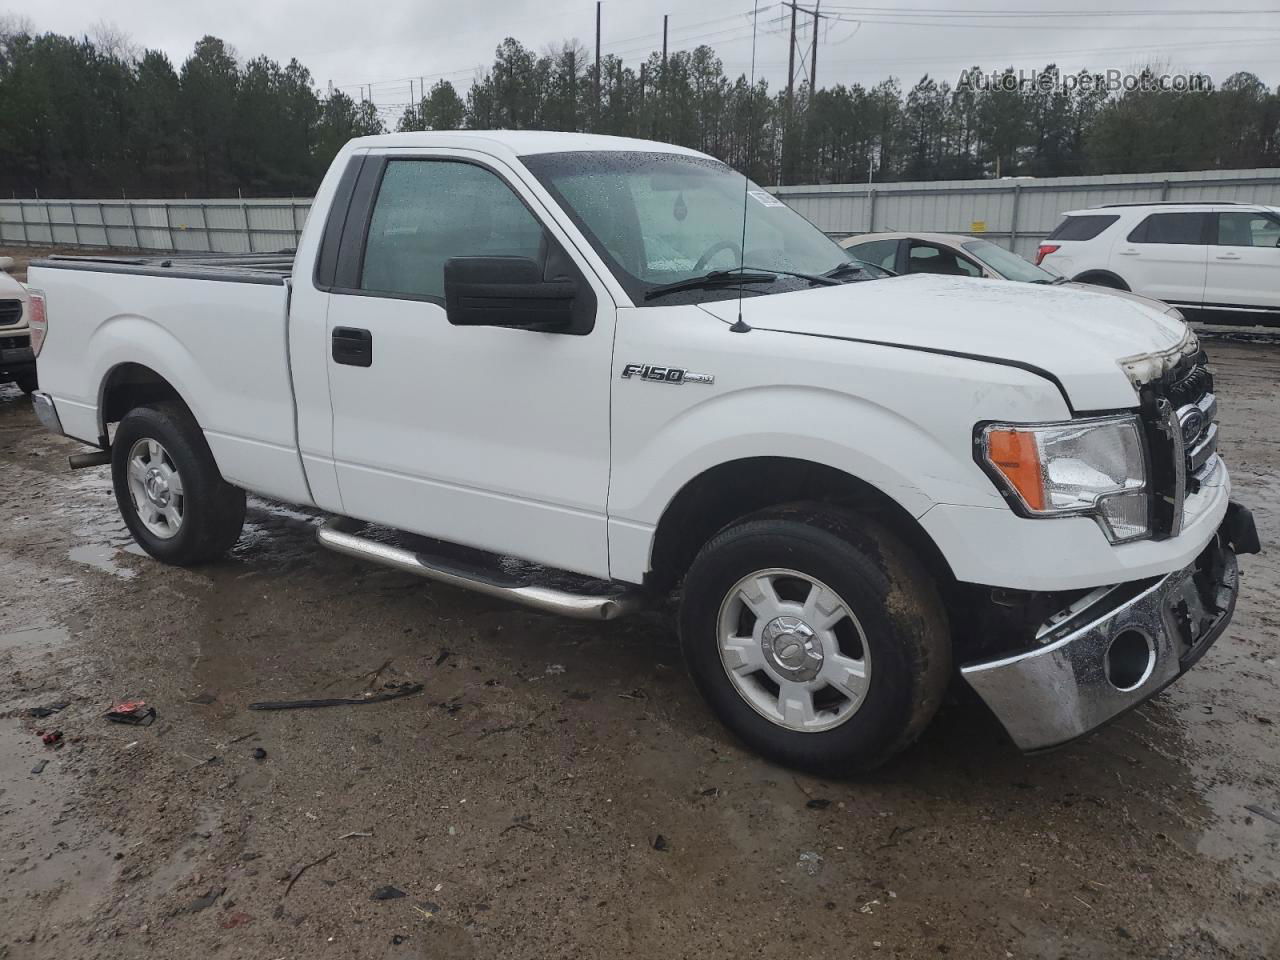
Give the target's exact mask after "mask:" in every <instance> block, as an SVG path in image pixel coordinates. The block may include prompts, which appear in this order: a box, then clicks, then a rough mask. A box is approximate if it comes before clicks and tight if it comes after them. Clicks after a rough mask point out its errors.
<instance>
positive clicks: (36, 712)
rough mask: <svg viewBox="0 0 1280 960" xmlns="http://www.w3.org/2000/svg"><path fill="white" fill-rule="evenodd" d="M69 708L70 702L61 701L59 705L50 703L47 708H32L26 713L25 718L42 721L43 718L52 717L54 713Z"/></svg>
mask: <svg viewBox="0 0 1280 960" xmlns="http://www.w3.org/2000/svg"><path fill="white" fill-rule="evenodd" d="M69 706H71V702H70V701H62V702H61V703H51V704H49V705H48V706H47V707H32V708H31V709H29V710H28V711H27V716H29V717H35V718H36V719H37V720H43V719H44V718H45V717H52V716H53V715H54V714H55V713H58V712H59V711H61V710H65V709H67V707H69Z"/></svg>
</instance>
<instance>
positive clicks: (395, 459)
mask: <svg viewBox="0 0 1280 960" xmlns="http://www.w3.org/2000/svg"><path fill="white" fill-rule="evenodd" d="M29 279H30V285H31V287H32V288H34V289H35V290H37V291H39V292H38V293H36V294H35V296H36V297H37V299H38V300H39V301H40V306H41V309H39V310H37V311H35V315H36V316H38V317H39V318H40V322H39V330H38V332H37V338H36V344H35V345H36V349H37V350H38V352H39V355H38V365H39V375H40V384H41V387H42V390H41V392H39V393H37V394H36V396H35V404H36V409H37V411H38V412H39V414H40V416H41V418H42V420H43V421H44V423H45V424H46V425H47V426H48V427H49V428H50V429H52V430H54V431H57V432H61V433H64V434H66V435H68V436H70V437H74V438H76V439H78V440H81V441H83V442H84V443H86V444H90V445H92V446H93V447H96V448H97V450H96V451H95V452H91V453H86V454H81V455H78V457H75V458H73V460H75V461H77V463H78V464H80V465H83V464H90V463H104V464H105V463H107V462H109V463H110V465H111V470H112V477H113V481H114V486H115V493H116V497H117V500H118V502H119V507H120V510H121V512H122V514H123V516H124V519H125V521H126V522H127V524H128V526H129V529H130V530H131V531H132V533H133V535H134V537H135V538H136V539H137V541H138V543H139V544H140V545H141V546H142V547H143V548H144V549H145V550H146V551H147V552H148V553H149V554H151V555H152V556H153V557H155V558H157V559H159V560H162V561H166V562H168V563H175V564H194V563H199V562H203V561H208V560H211V559H213V558H215V557H218V556H219V555H221V554H223V553H225V552H226V551H227V550H228V548H230V547H231V546H232V545H233V544H234V543H235V542H236V539H237V537H238V536H239V534H240V530H241V524H242V522H243V519H244V512H245V491H251V492H254V493H257V494H261V495H263V496H266V497H271V498H276V499H279V500H284V501H288V502H292V503H297V504H305V505H308V506H311V507H314V508H318V509H319V510H320V511H323V512H324V513H327V514H329V515H330V516H329V518H328V519H327V520H325V521H324V523H323V524H322V526H321V527H320V528H319V540H320V542H321V543H322V544H324V545H325V546H328V547H331V548H333V549H336V550H339V551H342V552H344V553H347V554H351V555H355V556H358V557H365V558H368V559H369V560H371V561H376V562H380V563H384V564H389V565H392V566H395V567H399V568H402V569H405V570H410V571H414V572H416V573H419V574H421V575H423V576H426V577H428V578H434V579H436V580H439V581H444V582H447V583H451V584H457V585H462V586H466V587H470V588H473V589H477V590H481V591H484V592H486V593H488V594H491V595H496V596H500V597H505V598H508V599H510V600H512V601H515V602H518V603H524V604H528V605H532V606H534V607H538V608H540V609H543V610H550V611H557V612H559V613H563V614H568V615H571V616H579V617H596V618H604V619H608V618H612V617H616V616H621V615H623V614H625V613H628V612H630V611H632V610H635V609H637V608H638V607H640V606H642V605H644V604H645V603H647V602H652V601H653V600H655V599H662V598H667V597H670V596H673V595H678V596H679V600H680V602H679V615H678V617H679V630H680V636H681V642H682V645H683V649H684V652H685V655H686V659H687V662H688V665H689V668H690V670H691V672H692V674H693V677H694V678H695V680H696V682H697V685H698V687H699V688H700V690H701V691H702V693H703V694H704V695H705V697H706V699H707V701H708V702H709V703H710V705H711V707H712V708H713V709H714V711H715V712H716V713H717V714H718V715H719V717H720V718H721V719H722V720H723V721H724V723H726V724H727V725H728V726H729V727H730V728H731V729H732V730H733V731H734V732H735V733H736V734H737V735H739V736H740V737H741V738H742V739H743V740H744V741H746V742H747V743H748V744H749V745H751V746H752V747H754V748H755V749H757V750H759V751H761V752H763V753H765V754H767V755H768V756H770V757H773V758H776V759H778V760H780V761H782V762H785V763H790V764H795V765H799V766H805V767H826V768H832V767H835V768H839V769H845V770H849V769H863V768H867V767H870V766H873V765H875V764H877V763H880V762H882V761H883V760H885V759H886V758H888V757H889V756H891V755H893V754H894V753H895V752H897V751H899V750H901V749H903V748H904V747H905V746H906V745H908V744H910V743H911V742H912V741H913V740H914V739H915V738H916V737H918V736H919V734H920V733H921V731H922V730H923V729H924V727H925V726H926V724H927V723H928V722H929V720H930V718H931V717H932V716H933V715H934V712H935V710H936V709H937V707H938V705H939V702H940V700H941V699H942V697H943V694H944V691H945V690H946V688H947V686H948V684H949V682H950V681H951V680H952V679H953V677H954V676H956V675H957V673H958V675H959V676H960V677H963V679H964V681H966V682H967V683H968V684H969V685H970V686H971V687H972V688H973V690H974V691H976V692H977V694H978V695H979V696H980V697H981V698H982V699H983V700H984V701H985V702H986V704H987V705H988V706H989V707H990V708H991V710H992V711H993V712H994V713H995V715H996V717H997V718H998V719H999V720H1000V722H1001V723H1002V724H1003V725H1004V727H1005V729H1006V730H1007V731H1008V733H1009V734H1010V735H1011V737H1012V739H1013V741H1014V742H1015V743H1016V744H1017V745H1018V746H1019V747H1021V748H1023V749H1025V750H1037V749H1042V748H1047V747H1052V746H1056V745H1058V744H1062V743H1065V742H1067V741H1069V740H1072V739H1073V738H1075V737H1078V736H1079V735H1081V734H1083V733H1085V732H1087V731H1089V730H1091V729H1093V728H1094V727H1096V726H1098V725H1099V724H1101V723H1103V722H1105V721H1107V720H1109V719H1111V718H1113V717H1115V716H1117V715H1118V714H1120V713H1122V712H1123V711H1125V710H1126V709H1129V708H1131V707H1133V706H1135V705H1136V704H1139V703H1141V702H1142V701H1144V700H1145V699H1147V698H1148V697H1150V696H1152V695H1153V694H1155V693H1156V692H1157V691H1159V690H1160V689H1162V688H1163V687H1164V686H1166V685H1167V684H1169V683H1171V682H1173V681H1174V680H1175V679H1176V678H1177V677H1178V676H1180V675H1181V674H1182V673H1183V672H1184V671H1186V670H1187V669H1189V668H1190V667H1191V665H1192V664H1193V663H1194V662H1195V661H1196V660H1197V658H1199V657H1200V656H1201V655H1203V654H1204V653H1205V651H1206V650H1207V649H1208V647H1209V646H1210V645H1211V644H1212V643H1213V642H1214V640H1215V639H1216V638H1217V637H1218V636H1219V635H1220V634H1221V633H1222V631H1223V629H1224V628H1225V627H1226V625H1227V623H1228V622H1229V620H1230V618H1231V615H1232V612H1233V610H1234V606H1235V601H1236V595H1237V590H1238V579H1239V577H1238V566H1237V562H1236V555H1237V554H1239V553H1247V552H1252V551H1256V550H1257V549H1258V543H1257V535H1256V533H1255V529H1254V524H1253V519H1252V517H1251V515H1250V513H1249V512H1248V510H1247V509H1245V508H1244V507H1242V506H1240V505H1238V504H1235V503H1232V502H1231V501H1230V499H1229V497H1230V482H1229V479H1228V475H1227V467H1226V465H1225V464H1224V463H1223V461H1222V458H1221V457H1220V456H1219V455H1218V452H1217V441H1218V426H1217V423H1216V422H1215V421H1216V413H1217V400H1216V399H1215V396H1214V393H1213V375H1212V373H1211V371H1210V370H1209V368H1208V367H1207V365H1206V358H1205V355H1204V353H1203V352H1202V351H1201V349H1200V347H1199V345H1198V343H1197V341H1196V338H1195V336H1194V335H1193V334H1192V333H1191V332H1190V331H1189V330H1188V328H1187V327H1186V325H1185V324H1184V323H1182V322H1180V321H1179V320H1178V319H1177V318H1176V317H1171V316H1169V315H1166V314H1164V313H1162V312H1160V311H1159V310H1158V309H1154V308H1151V307H1148V306H1145V305H1144V304H1142V303H1139V302H1136V301H1133V300H1126V299H1122V298H1119V297H1112V296H1107V295H1105V294H1101V293H1093V292H1090V291H1085V290H1078V289H1070V290H1066V289H1055V288H1053V287H1036V286H1031V285H1021V284H1010V283H1000V282H996V281H984V280H971V279H957V278H949V277H937V276H905V277H895V276H886V272H885V271H882V270H879V269H878V268H874V267H871V266H869V265H865V264H860V263H859V262H857V261H855V260H851V259H850V258H849V256H848V255H847V254H846V253H845V252H844V251H843V250H841V248H840V247H838V246H837V245H836V244H835V243H833V242H832V241H831V240H829V239H828V238H827V237H826V236H824V235H823V234H822V233H821V232H820V231H818V230H817V229H816V228H815V227H814V226H813V225H811V224H810V223H809V222H808V221H806V220H804V219H803V218H802V217H801V216H799V215H798V214H796V213H795V212H794V211H792V210H791V209H790V208H788V207H787V206H785V205H784V204H783V203H781V202H780V201H779V200H777V199H775V198H774V197H773V196H772V195H771V194H769V193H768V192H766V191H764V190H761V189H760V188H758V187H756V186H755V185H754V184H752V183H750V182H748V181H746V180H744V178H743V177H742V176H740V175H738V174H736V173H735V172H733V171H732V170H731V169H730V168H729V167H727V166H725V165H724V164H722V163H720V162H718V161H716V160H714V159H712V158H710V157H707V156H705V155H703V154H700V153H696V152H694V151H691V150H686V149H682V148H679V147H674V146H670V145H666V144H659V143H649V142H643V141H636V140H625V139H616V138H611V137H602V136H591V135H576V134H562V133H542V132H535V131H524V132H436V133H412V134H399V135H394V136H383V137H374V138H366V139H360V140H355V141H353V142H352V143H350V144H349V145H348V146H346V147H345V148H344V149H343V150H342V151H341V153H340V154H339V155H338V156H337V158H336V159H335V161H334V163H333V166H332V168H331V170H330V171H329V173H328V175H327V176H326V177H325V180H324V182H323V184H322V186H321V187H320V190H319V192H318V194H317V196H316V198H315V203H314V207H313V209H312V212H311V215H310V218H309V220H308V222H307V225H306V229H305V230H304V231H303V233H302V236H301V239H300V242H299V246H298V249H297V251H296V253H294V252H287V253H284V254H278V255H271V254H257V255H248V256H234V255H226V256H222V257H218V256H207V257H195V258H191V257H188V258H183V257H178V256H173V257H164V258H157V257H138V258H127V257H125V258H96V259H95V258H79V259H67V258H62V257H55V258H50V259H47V260H43V261H39V262H37V263H35V264H34V265H33V266H32V268H31V271H30V278H29ZM512 558H514V559H515V560H517V561H523V562H522V563H517V562H512Z"/></svg>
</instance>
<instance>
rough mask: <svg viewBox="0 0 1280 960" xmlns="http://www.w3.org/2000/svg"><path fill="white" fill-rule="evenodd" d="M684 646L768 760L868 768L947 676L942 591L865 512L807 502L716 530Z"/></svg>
mask: <svg viewBox="0 0 1280 960" xmlns="http://www.w3.org/2000/svg"><path fill="white" fill-rule="evenodd" d="M680 634H681V643H682V645H683V647H684V652H685V658H686V660H687V662H688V664H689V668H690V671H691V672H692V674H693V678H694V681H695V682H696V683H697V685H698V688H699V689H700V690H701V691H702V694H703V696H704V697H706V699H707V701H708V703H709V704H710V705H711V707H712V709H713V710H714V711H715V712H716V713H717V715H718V716H719V717H720V719H721V720H722V721H723V722H724V723H725V725H726V726H728V727H729V728H730V729H731V730H732V731H733V732H734V733H736V734H737V735H738V736H739V737H740V738H741V739H742V740H743V741H745V742H746V743H747V744H748V745H749V746H751V747H752V748H753V749H755V750H757V751H758V752H760V753H762V754H764V755H765V756H767V757H770V758H771V759H774V760H776V761H778V762H780V763H784V764H787V765H790V766H796V767H801V768H805V769H819V770H831V771H837V772H840V771H843V772H852V771H858V770H867V769H870V768H873V767H875V766H878V765H879V764H881V763H883V762H884V761H886V760H887V759H889V758H890V757H891V756H893V755H894V754H895V753H898V752H899V751H901V750H903V749H905V748H906V747H907V746H908V745H910V744H911V743H912V742H913V741H914V740H915V739H916V738H917V737H918V736H919V735H920V733H921V732H922V731H923V730H924V728H925V726H926V725H927V724H928V722H929V720H930V719H931V718H932V717H933V714H934V712H935V711H936V710H937V708H938V705H939V703H940V702H941V700H942V695H943V692H944V691H945V689H946V685H947V682H948V680H949V678H950V673H951V640H950V633H949V629H948V626H947V620H946V614H945V611H944V609H943V606H942V602H941V599H940V597H939V595H938V591H937V588H936V586H935V585H934V583H933V580H932V578H931V577H930V576H929V574H928V573H927V571H926V570H925V569H924V567H923V565H922V564H921V563H920V562H919V561H918V560H917V559H916V558H915V556H914V555H913V554H912V553H911V552H910V551H909V550H908V549H907V548H906V547H905V546H904V545H903V544H902V543H901V541H899V540H898V539H897V538H896V537H895V536H894V535H893V534H892V533H890V532H889V531H888V530H887V529H885V528H884V527H883V526H881V525H880V524H878V523H876V522H875V521H874V520H871V519H869V518H867V517H864V516H861V515H858V514H854V513H850V512H844V511H840V510H836V509H833V508H830V507H825V506H819V505H814V506H799V507H794V508H788V509H784V510H778V511H772V512H770V513H767V514H762V515H759V516H757V517H755V518H749V519H747V520H745V521H743V522H741V523H738V524H736V525H734V526H732V527H730V528H728V529H726V530H724V531H722V532H721V533H720V534H718V535H717V536H716V537H715V538H714V539H712V540H711V541H710V542H709V543H708V544H707V545H706V546H705V547H704V548H703V549H702V551H701V552H700V553H699V554H698V557H697V558H696V559H695V560H694V562H693V565H692V566H691V567H690V570H689V573H688V575H687V577H686V578H685V585H684V597H683V601H682V605H681V612H680Z"/></svg>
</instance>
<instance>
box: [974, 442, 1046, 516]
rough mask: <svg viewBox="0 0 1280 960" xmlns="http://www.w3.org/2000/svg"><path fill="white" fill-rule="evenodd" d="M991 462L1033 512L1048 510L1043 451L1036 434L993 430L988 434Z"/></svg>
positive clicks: (988, 450) (989, 458)
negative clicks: (1045, 499)
mask: <svg viewBox="0 0 1280 960" xmlns="http://www.w3.org/2000/svg"><path fill="white" fill-rule="evenodd" d="M987 459H988V460H989V461H990V462H991V465H992V466H994V467H995V468H996V469H997V470H999V471H1000V472H1001V473H1002V474H1004V477H1005V479H1006V480H1008V481H1009V484H1010V486H1012V487H1013V489H1015V490H1017V491H1018V493H1019V495H1020V496H1021V497H1022V499H1023V500H1024V501H1026V504H1027V506H1028V507H1030V508H1031V509H1032V510H1043V509H1044V475H1043V473H1042V472H1041V470H1040V451H1039V450H1038V449H1037V447H1036V438H1035V435H1034V434H1032V433H1027V432H1024V431H1021V430H992V431H990V432H989V433H988V434H987Z"/></svg>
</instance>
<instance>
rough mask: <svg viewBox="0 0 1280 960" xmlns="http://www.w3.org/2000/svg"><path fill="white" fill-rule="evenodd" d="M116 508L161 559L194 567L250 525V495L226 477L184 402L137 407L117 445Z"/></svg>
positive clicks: (119, 430) (119, 431)
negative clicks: (247, 501)
mask: <svg viewBox="0 0 1280 960" xmlns="http://www.w3.org/2000/svg"><path fill="white" fill-rule="evenodd" d="M111 479H112V483H113V485H114V486H115V493H116V503H117V504H118V505H119V507H120V514H121V516H123V517H124V522H125V523H126V524H127V525H128V527H129V532H130V533H132V534H133V538H134V539H135V540H136V541H137V542H138V545H139V546H141V547H142V549H143V550H145V551H147V553H149V554H151V556H153V557H155V558H156V559H157V560H163V561H164V562H165V563H172V564H175V565H177V566H182V567H186V566H194V565H196V564H200V563H206V562H208V561H210V560H215V559H217V558H218V557H220V556H222V555H223V554H225V553H226V552H227V551H228V550H229V549H231V547H232V546H233V545H234V544H235V542H236V540H238V539H239V537H240V530H241V528H242V527H243V526H244V491H243V490H241V489H239V488H238V487H233V486H232V485H231V484H229V483H227V482H226V481H225V480H223V479H222V474H221V473H219V472H218V466H217V464H216V463H215V462H214V459H213V454H212V453H211V452H210V451H209V444H208V443H206V442H205V439H204V434H203V433H201V431H200V426H199V425H198V424H197V423H196V421H195V418H194V417H192V416H191V413H190V411H188V410H187V408H186V407H185V406H183V405H182V404H181V403H176V402H166V403H157V404H154V405H150V406H144V407H135V408H134V409H133V410H130V411H129V412H128V413H127V414H125V416H124V419H122V420H121V421H120V425H119V427H118V428H117V430H116V435H115V440H114V441H113V443H112V446H111Z"/></svg>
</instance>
